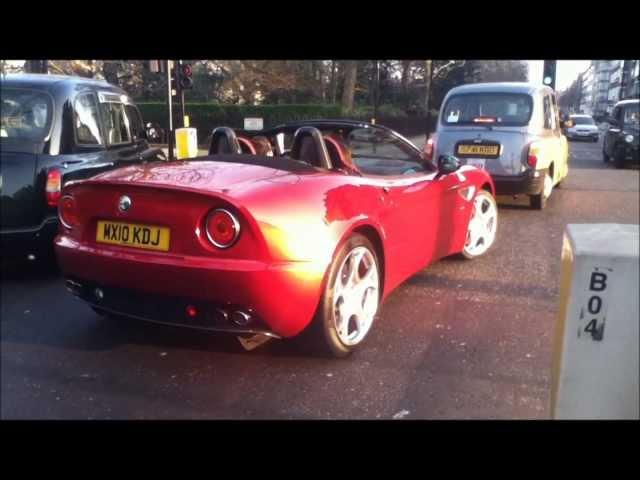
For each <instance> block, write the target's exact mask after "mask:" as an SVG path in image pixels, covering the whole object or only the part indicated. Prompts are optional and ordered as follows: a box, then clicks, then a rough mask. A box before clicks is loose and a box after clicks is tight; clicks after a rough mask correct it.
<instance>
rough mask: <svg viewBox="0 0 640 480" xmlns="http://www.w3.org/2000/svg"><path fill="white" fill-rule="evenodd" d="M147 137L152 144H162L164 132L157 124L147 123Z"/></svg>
mask: <svg viewBox="0 0 640 480" xmlns="http://www.w3.org/2000/svg"><path fill="white" fill-rule="evenodd" d="M144 132H145V135H146V136H147V140H148V141H149V142H151V143H162V140H163V139H162V136H163V132H162V129H161V128H160V127H159V126H158V125H157V124H155V123H147V125H146V126H145V130H144Z"/></svg>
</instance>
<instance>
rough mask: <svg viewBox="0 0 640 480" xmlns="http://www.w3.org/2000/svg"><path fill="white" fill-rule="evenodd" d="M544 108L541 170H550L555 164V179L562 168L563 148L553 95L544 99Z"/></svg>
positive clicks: (545, 95)
mask: <svg viewBox="0 0 640 480" xmlns="http://www.w3.org/2000/svg"><path fill="white" fill-rule="evenodd" d="M542 108H543V126H542V133H541V138H540V141H541V144H542V156H541V158H542V160H543V164H542V165H540V168H549V166H550V165H551V163H552V162H553V164H554V172H553V174H554V177H555V178H559V177H558V173H559V172H558V171H557V170H558V168H557V167H558V166H560V168H562V157H563V153H562V146H561V143H562V142H561V140H560V132H559V128H558V127H559V125H558V124H557V123H558V122H557V115H556V113H555V111H554V109H553V100H552V95H551V94H548V93H545V94H544V97H543V99H542Z"/></svg>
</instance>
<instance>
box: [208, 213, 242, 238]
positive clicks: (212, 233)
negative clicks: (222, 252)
mask: <svg viewBox="0 0 640 480" xmlns="http://www.w3.org/2000/svg"><path fill="white" fill-rule="evenodd" d="M205 227H206V228H205V230H206V232H207V238H208V239H209V241H210V242H211V243H213V244H214V245H215V246H216V247H218V248H229V247H230V246H231V245H233V244H234V243H235V241H236V240H237V239H238V235H240V223H238V220H237V219H236V217H234V216H233V214H232V213H231V212H229V211H228V210H225V209H224V208H218V209H216V210H214V211H212V212H211V213H210V214H209V215H208V216H207V221H206V225H205Z"/></svg>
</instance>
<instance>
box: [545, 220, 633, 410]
mask: <svg viewBox="0 0 640 480" xmlns="http://www.w3.org/2000/svg"><path fill="white" fill-rule="evenodd" d="M639 236H640V227H639V226H638V225H619V224H588V225H567V229H566V231H565V235H564V241H563V247H562V272H561V279H560V308H559V316H558V321H557V325H556V332H555V338H554V346H553V366H552V388H551V412H552V416H553V418H556V419H638V418H640V414H639V406H638V402H639V395H638V389H639V381H638V376H639V374H640V373H639V371H638V370H639V366H638V363H639V362H638V355H639V350H638V343H639V339H638V336H639V334H640V331H639V325H640V318H639V311H638V298H639V296H640V294H639V291H638V284H639V276H640V271H639V259H638V255H639V251H638V250H639V243H638V239H639Z"/></svg>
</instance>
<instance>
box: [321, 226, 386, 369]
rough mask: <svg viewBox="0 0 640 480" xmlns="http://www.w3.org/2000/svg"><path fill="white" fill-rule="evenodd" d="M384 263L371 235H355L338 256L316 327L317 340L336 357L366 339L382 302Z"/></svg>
mask: <svg viewBox="0 0 640 480" xmlns="http://www.w3.org/2000/svg"><path fill="white" fill-rule="evenodd" d="M380 285H381V281H380V266H379V260H378V257H377V255H376V250H375V248H374V247H373V245H372V244H371V242H370V241H369V239H368V238H367V237H365V236H363V235H360V234H354V235H353V236H351V237H350V238H349V239H348V240H347V241H346V242H345V243H344V245H343V246H342V247H341V248H340V251H339V252H338V254H337V255H336V256H335V258H334V260H333V262H332V263H331V266H330V267H329V272H328V274H327V281H326V285H325V287H324V292H323V294H322V298H321V300H320V305H319V307H318V312H317V313H316V317H315V319H314V325H313V327H315V328H314V330H315V332H314V335H315V336H316V338H315V340H316V344H317V345H319V346H320V348H321V350H322V351H323V352H324V353H328V354H330V355H333V356H335V357H345V356H347V355H349V354H350V353H351V352H352V351H353V350H354V349H355V348H356V347H357V346H358V345H360V344H361V343H362V341H363V340H364V339H365V337H366V336H367V334H368V333H369V330H370V329H371V326H372V324H373V321H374V319H375V316H376V313H377V311H378V305H379V303H380V295H381V292H380Z"/></svg>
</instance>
